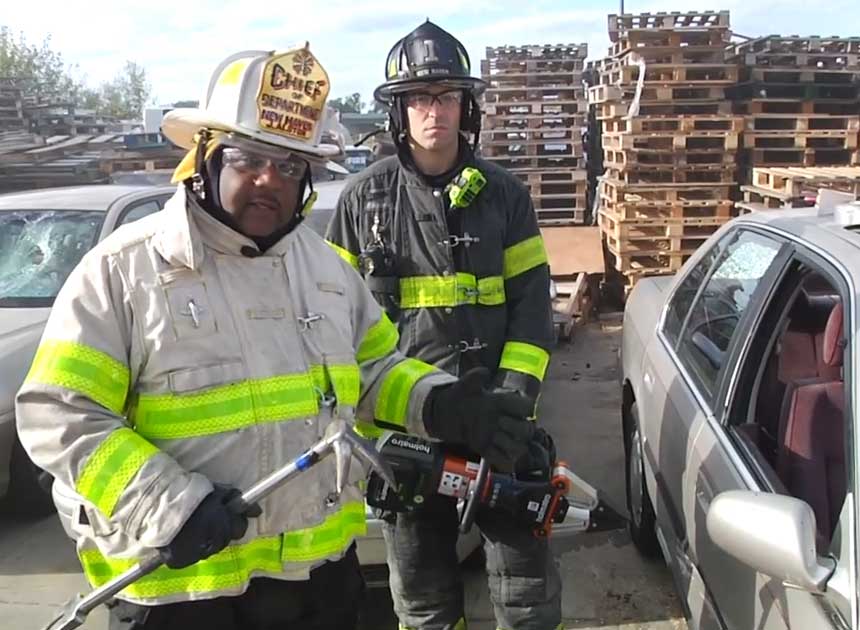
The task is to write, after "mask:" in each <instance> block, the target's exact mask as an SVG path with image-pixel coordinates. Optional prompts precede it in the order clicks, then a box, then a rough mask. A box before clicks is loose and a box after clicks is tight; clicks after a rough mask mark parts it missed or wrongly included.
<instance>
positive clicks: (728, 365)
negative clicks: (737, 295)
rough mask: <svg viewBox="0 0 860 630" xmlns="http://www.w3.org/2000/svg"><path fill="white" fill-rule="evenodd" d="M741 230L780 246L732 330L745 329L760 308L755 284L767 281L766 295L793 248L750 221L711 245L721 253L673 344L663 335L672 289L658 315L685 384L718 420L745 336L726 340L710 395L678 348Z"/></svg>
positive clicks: (782, 237) (761, 297)
mask: <svg viewBox="0 0 860 630" xmlns="http://www.w3.org/2000/svg"><path fill="white" fill-rule="evenodd" d="M740 232H753V233H756V234H759V235H760V236H764V237H766V238H769V239H771V240H773V241H775V242H776V243H778V244H779V245H780V248H779V249H778V250H777V253H776V255H775V256H774V258H773V261H771V264H770V266H769V268H768V270H767V271H766V272H765V274H764V275H762V277H761V278H760V279H759V284H758V285H757V287H756V291H755V292H754V294H753V295H752V296H751V299H750V302H749V304H748V305H747V308H745V309H744V312H743V313H742V314H741V318H740V320H739V321H738V325H737V327H736V328H735V331H737V330H743V329H744V328H748V327H749V324H750V320H751V319H753V318H755V317H757V316H758V314H759V312H760V311H761V309H762V304H763V301H762V300H763V293H762V292H761V291H759V290H758V286H760V285H761V283H763V282H766V281H768V282H770V285H769V286H770V289H769V290H768V291H767V294H768V295H769V294H770V291H772V290H773V287H774V286H775V284H774V279H773V278H772V277H774V276H777V275H778V274H779V273H781V270H782V269H783V267H784V266H785V264H786V263H787V260H788V258H789V252H790V251H791V249H792V247H791V245H790V243H789V241H787V240H786V238H785V237H784V236H782V235H778V234H776V233H773V232H771V231H770V230H766V229H761V228H760V226H758V225H755V224H749V223H738V224H737V225H735V226H733V227H732V228H731V229H729V230H727V231H726V232H725V233H724V234H723V235H722V237H721V238H720V239H719V241H718V242H717V243H716V244H715V245H714V247H719V248H720V252H719V254H718V256H717V257H716V258H715V259H714V262H713V263H712V264H711V267H710V268H709V269H708V271H707V273H706V274H705V277H704V279H703V280H702V283H701V286H700V287H699V289H698V291H697V292H696V296H695V297H694V298H693V300H692V302H691V307H690V310H689V312H688V313H687V315H686V317H685V318H684V321H683V323H682V324H681V328H680V330H679V331H678V338H677V340H676V341H675V342H674V343H672V342H671V340H670V339H669V338H668V336H667V335H666V334H665V332H664V326H665V319H666V315H667V313H668V304H669V303H670V302H671V300H672V299H673V298H674V296H675V291H673V292H672V295H671V296H670V297H669V299H668V300H667V301H666V304H667V308H666V309H664V313H663V317H662V318H661V321H660V335H661V336H662V337H663V339H664V342H665V343H666V344H667V346H668V348H669V349H670V352H671V354H672V358H673V361H674V362H675V365H676V366H677V367H678V368H679V372H681V374H682V377H683V379H684V381H685V383H686V384H687V387H688V388H689V389H690V390H691V391H692V392H693V394H694V396H695V397H696V399H697V400H698V401H699V404H700V405H702V406H703V409H704V410H705V411H706V412H707V413H708V415H709V416H710V417H713V418H714V419H715V420H716V421H717V422H718V423H720V422H721V420H722V413H721V410H722V407H721V405H720V394H721V392H722V390H723V386H724V383H725V382H726V378H727V376H728V375H730V374H732V373H733V372H734V371H735V370H736V368H737V364H736V358H737V357H736V351H735V348H736V347H737V346H738V344H739V343H740V341H739V339H744V338H746V336H745V335H738V334H736V333H733V334H732V339H731V341H730V342H729V346H728V348H727V349H726V353H725V357H726V361H725V365H723V366H722V367H721V368H720V372H719V374H718V376H717V379H716V381H715V382H714V389H713V395H709V394H708V393H707V392H706V391H703V388H702V385H701V383H700V382H699V379H698V378H697V377H696V376H695V375H694V374H693V373H692V372H691V370H690V369H689V368H688V367H687V364H686V362H685V361H684V360H683V358H682V357H681V355H680V353H679V352H678V350H679V347H680V344H681V342H682V341H683V339H684V333H685V332H686V329H687V326H688V324H689V323H690V317H691V314H692V312H693V310H694V309H695V305H696V304H697V303H698V301H699V300H700V299H701V297H702V292H703V291H704V289H705V287H706V286H707V285H708V283H709V282H710V280H711V277H712V276H713V274H714V272H715V271H716V269H717V268H718V267H719V265H720V263H721V262H722V261H723V260H724V259H723V255H724V253H725V249H726V247H728V244H729V243H732V242H734V241H735V239H736V238H737V236H738V235H739V234H740ZM704 256H707V252H705V253H704V254H703V255H702V257H700V258H698V259H697V261H696V264H698V263H699V262H700V261H701V260H702V259H703V258H704ZM691 270H692V268H691ZM682 282H683V280H681V281H679V282H678V283H677V285H676V288H677V287H680V285H681V283H682Z"/></svg>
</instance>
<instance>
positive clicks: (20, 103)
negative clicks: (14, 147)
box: [0, 78, 28, 131]
mask: <svg viewBox="0 0 860 630" xmlns="http://www.w3.org/2000/svg"><path fill="white" fill-rule="evenodd" d="M27 129H28V123H27V119H26V118H24V87H23V84H22V82H21V81H19V80H17V79H9V78H0V131H26V130H27Z"/></svg>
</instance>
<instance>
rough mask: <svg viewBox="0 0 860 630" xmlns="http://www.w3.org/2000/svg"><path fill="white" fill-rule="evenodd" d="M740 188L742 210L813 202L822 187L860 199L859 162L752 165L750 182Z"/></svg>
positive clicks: (743, 212)
mask: <svg viewBox="0 0 860 630" xmlns="http://www.w3.org/2000/svg"><path fill="white" fill-rule="evenodd" d="M741 189H742V190H743V191H744V201H739V202H738V203H737V204H736V205H737V208H738V212H739V213H740V214H746V213H747V212H755V211H758V210H773V209H776V208H797V207H801V206H812V205H815V202H816V200H817V197H818V191H819V190H821V189H826V190H834V191H837V192H842V193H846V194H849V195H854V197H856V198H858V199H860V166H811V167H802V168H801V167H771V168H753V169H752V181H751V183H750V185H748V186H742V187H741Z"/></svg>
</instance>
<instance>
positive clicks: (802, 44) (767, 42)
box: [736, 35, 860, 55]
mask: <svg viewBox="0 0 860 630" xmlns="http://www.w3.org/2000/svg"><path fill="white" fill-rule="evenodd" d="M736 48H737V51H738V52H739V53H741V54H746V53H760V52H767V53H776V54H792V53H795V54H796V53H811V54H829V55H846V54H851V53H855V54H860V37H819V36H818V35H810V36H807V37H799V36H797V35H790V36H784V35H766V36H764V37H759V38H757V39H754V40H751V41H748V42H743V43H741V44H738V45H737V47H736Z"/></svg>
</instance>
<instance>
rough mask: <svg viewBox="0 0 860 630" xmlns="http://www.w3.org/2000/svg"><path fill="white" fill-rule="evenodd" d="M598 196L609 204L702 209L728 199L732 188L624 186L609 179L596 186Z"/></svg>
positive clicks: (622, 182) (714, 186)
mask: <svg viewBox="0 0 860 630" xmlns="http://www.w3.org/2000/svg"><path fill="white" fill-rule="evenodd" d="M599 188H600V194H601V196H603V197H606V198H607V199H608V200H609V201H611V202H612V203H621V202H623V203H631V202H638V203H647V204H654V205H656V204H657V203H663V204H666V205H689V206H692V205H706V204H713V203H720V202H723V201H725V200H726V199H730V198H731V191H732V189H733V188H734V185H732V184H701V183H689V184H671V185H668V186H667V185H665V184H628V183H627V182H624V181H622V180H620V179H615V178H613V177H611V176H609V177H605V178H604V179H602V180H601V181H600V184H599Z"/></svg>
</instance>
